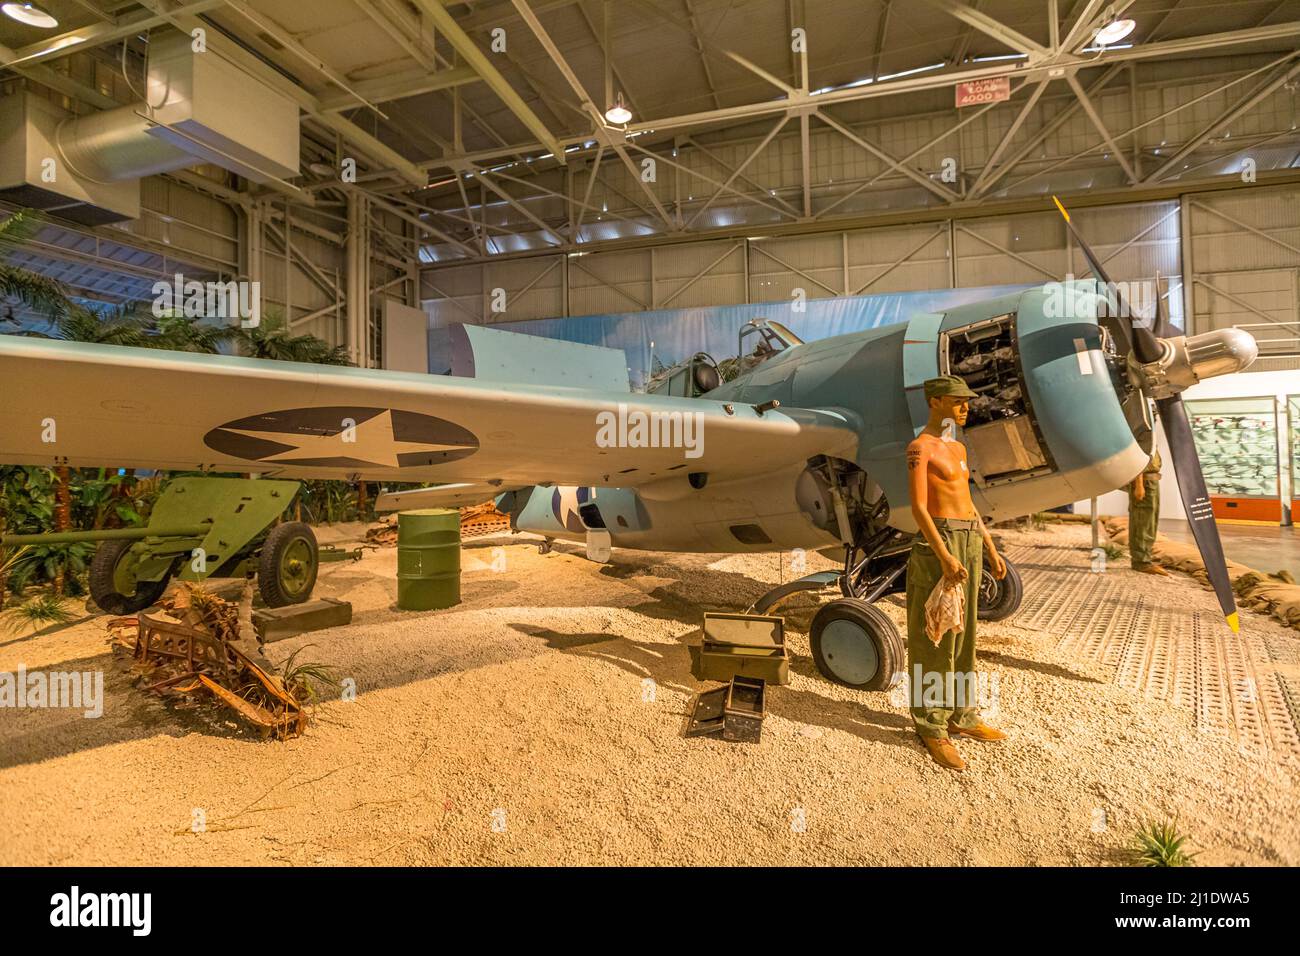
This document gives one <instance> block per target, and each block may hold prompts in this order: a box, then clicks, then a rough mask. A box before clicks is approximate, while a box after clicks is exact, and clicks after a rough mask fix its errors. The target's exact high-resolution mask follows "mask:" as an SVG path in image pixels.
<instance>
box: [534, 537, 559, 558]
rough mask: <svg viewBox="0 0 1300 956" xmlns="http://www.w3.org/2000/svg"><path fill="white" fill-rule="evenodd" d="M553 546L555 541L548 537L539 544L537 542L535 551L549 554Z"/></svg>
mask: <svg viewBox="0 0 1300 956" xmlns="http://www.w3.org/2000/svg"><path fill="white" fill-rule="evenodd" d="M553 547H555V542H554V541H552V540H551V539H550V538H547V539H546V540H545V541H543V542H542V543H541V544H539V545H538V546H537V553H538V554H550V553H551V549H552V548H553Z"/></svg>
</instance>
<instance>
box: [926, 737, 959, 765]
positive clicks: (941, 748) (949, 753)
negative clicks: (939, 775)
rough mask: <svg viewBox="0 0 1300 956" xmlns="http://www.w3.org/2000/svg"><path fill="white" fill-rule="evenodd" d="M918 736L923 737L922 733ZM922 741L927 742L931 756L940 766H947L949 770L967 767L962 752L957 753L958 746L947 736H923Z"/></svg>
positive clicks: (927, 748)
mask: <svg viewBox="0 0 1300 956" xmlns="http://www.w3.org/2000/svg"><path fill="white" fill-rule="evenodd" d="M917 736H919V737H921V735H920V734H918V735H917ZM921 742H922V743H924V744H925V749H926V750H928V751H930V758H931V759H932V760H933V761H934V762H935V763H937V764H938V765H939V766H940V767H947V768H948V769H949V770H965V769H966V761H964V760H962V759H961V754H959V753H957V748H956V747H954V746H953V745H952V741H951V740H949V739H948V738H947V737H921Z"/></svg>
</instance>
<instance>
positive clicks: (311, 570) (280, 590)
mask: <svg viewBox="0 0 1300 956" xmlns="http://www.w3.org/2000/svg"><path fill="white" fill-rule="evenodd" d="M303 543H306V544H307V545H309V546H310V553H311V561H310V565H309V566H308V567H307V568H306V572H305V578H304V580H303V582H302V583H301V584H300V585H299V587H298V588H296V589H294V588H290V587H288V586H286V583H285V582H284V581H282V580H281V577H280V567H281V561H282V560H283V559H284V557H285V552H286V551H288V550H289V549H290V548H293V547H296V546H297V547H299V549H300V550H301V545H302V544H303ZM319 552H320V549H319V548H318V547H317V545H316V535H315V533H314V532H313V531H312V530H311V526H310V525H307V524H304V523H303V522H301V521H286V522H285V523H284V524H281V525H276V526H275V527H274V528H272V529H271V533H270V534H268V535H267V536H266V541H265V542H264V543H263V544H262V553H261V555H259V556H258V560H257V589H258V591H260V592H261V595H262V603H264V604H265V605H266V606H267V607H288V606H289V605H290V604H301V603H302V602H303V601H306V600H308V599H309V598H310V597H311V592H312V590H313V589H314V588H315V587H316V573H317V571H319V570H320V557H319Z"/></svg>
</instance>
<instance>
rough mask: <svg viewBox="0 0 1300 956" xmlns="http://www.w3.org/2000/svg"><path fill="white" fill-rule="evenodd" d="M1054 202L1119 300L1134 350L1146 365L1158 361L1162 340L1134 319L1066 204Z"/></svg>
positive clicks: (1098, 274)
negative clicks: (1080, 233) (1075, 226)
mask: <svg viewBox="0 0 1300 956" xmlns="http://www.w3.org/2000/svg"><path fill="white" fill-rule="evenodd" d="M1052 202H1054V203H1056V208H1057V209H1059V210H1060V212H1061V215H1062V217H1064V219H1065V227H1066V228H1067V229H1069V230H1070V235H1071V236H1073V237H1074V241H1075V242H1077V243H1078V244H1079V249H1080V250H1082V252H1083V257H1084V258H1085V259H1087V260H1088V267H1089V268H1090V269H1092V274H1093V275H1095V276H1096V277H1097V278H1098V280H1100V281H1101V282H1102V283H1104V284H1105V286H1106V290H1107V291H1106V294H1107V296H1108V297H1109V296H1110V295H1112V294H1113V295H1114V296H1115V297H1116V298H1117V299H1118V300H1119V306H1120V313H1121V315H1122V316H1127V317H1128V329H1129V335H1130V340H1131V341H1132V343H1133V351H1134V352H1136V353H1137V357H1138V361H1140V362H1141V363H1142V364H1144V365H1145V364H1146V363H1147V362H1154V361H1156V359H1158V358H1160V356H1161V355H1163V354H1164V350H1163V349H1162V348H1161V347H1160V340H1159V339H1157V338H1156V337H1155V335H1154V333H1152V331H1151V330H1150V329H1148V328H1147V327H1146V326H1144V325H1138V324H1137V323H1135V322H1134V321H1133V309H1132V308H1131V307H1130V306H1129V304H1128V303H1127V302H1125V301H1124V296H1123V294H1122V293H1121V292H1120V291H1119V286H1117V285H1115V284H1114V283H1113V282H1111V281H1110V276H1109V275H1107V274H1106V269H1105V267H1104V266H1102V264H1101V260H1100V259H1098V258H1097V257H1096V255H1094V254H1093V251H1092V247H1091V246H1089V245H1088V243H1087V241H1086V240H1085V239H1084V238H1083V236H1081V235H1079V230H1078V229H1075V228H1074V223H1073V222H1071V221H1070V214H1069V213H1068V212H1067V211H1066V209H1065V206H1063V205H1061V200H1059V199H1057V198H1056V197H1055V196H1053V197H1052Z"/></svg>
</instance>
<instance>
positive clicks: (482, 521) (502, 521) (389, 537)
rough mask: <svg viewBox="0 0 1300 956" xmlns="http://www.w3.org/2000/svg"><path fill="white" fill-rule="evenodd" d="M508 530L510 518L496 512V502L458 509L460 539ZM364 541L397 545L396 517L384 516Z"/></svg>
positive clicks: (367, 533) (383, 545)
mask: <svg viewBox="0 0 1300 956" xmlns="http://www.w3.org/2000/svg"><path fill="white" fill-rule="evenodd" d="M509 530H510V516H509V515H507V514H502V513H501V512H500V511H498V510H497V506H496V502H494V501H485V502H483V504H481V505H467V506H466V507H464V508H461V509H460V536H461V538H482V537H486V536H487V535H490V534H504V533H505V532H507V531H509ZM366 541H367V542H368V543H369V544H376V545H379V546H380V547H388V546H390V545H395V544H397V515H386V516H385V517H383V518H380V519H379V524H378V525H376V526H375V527H373V528H370V529H369V530H367V531H366Z"/></svg>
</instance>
